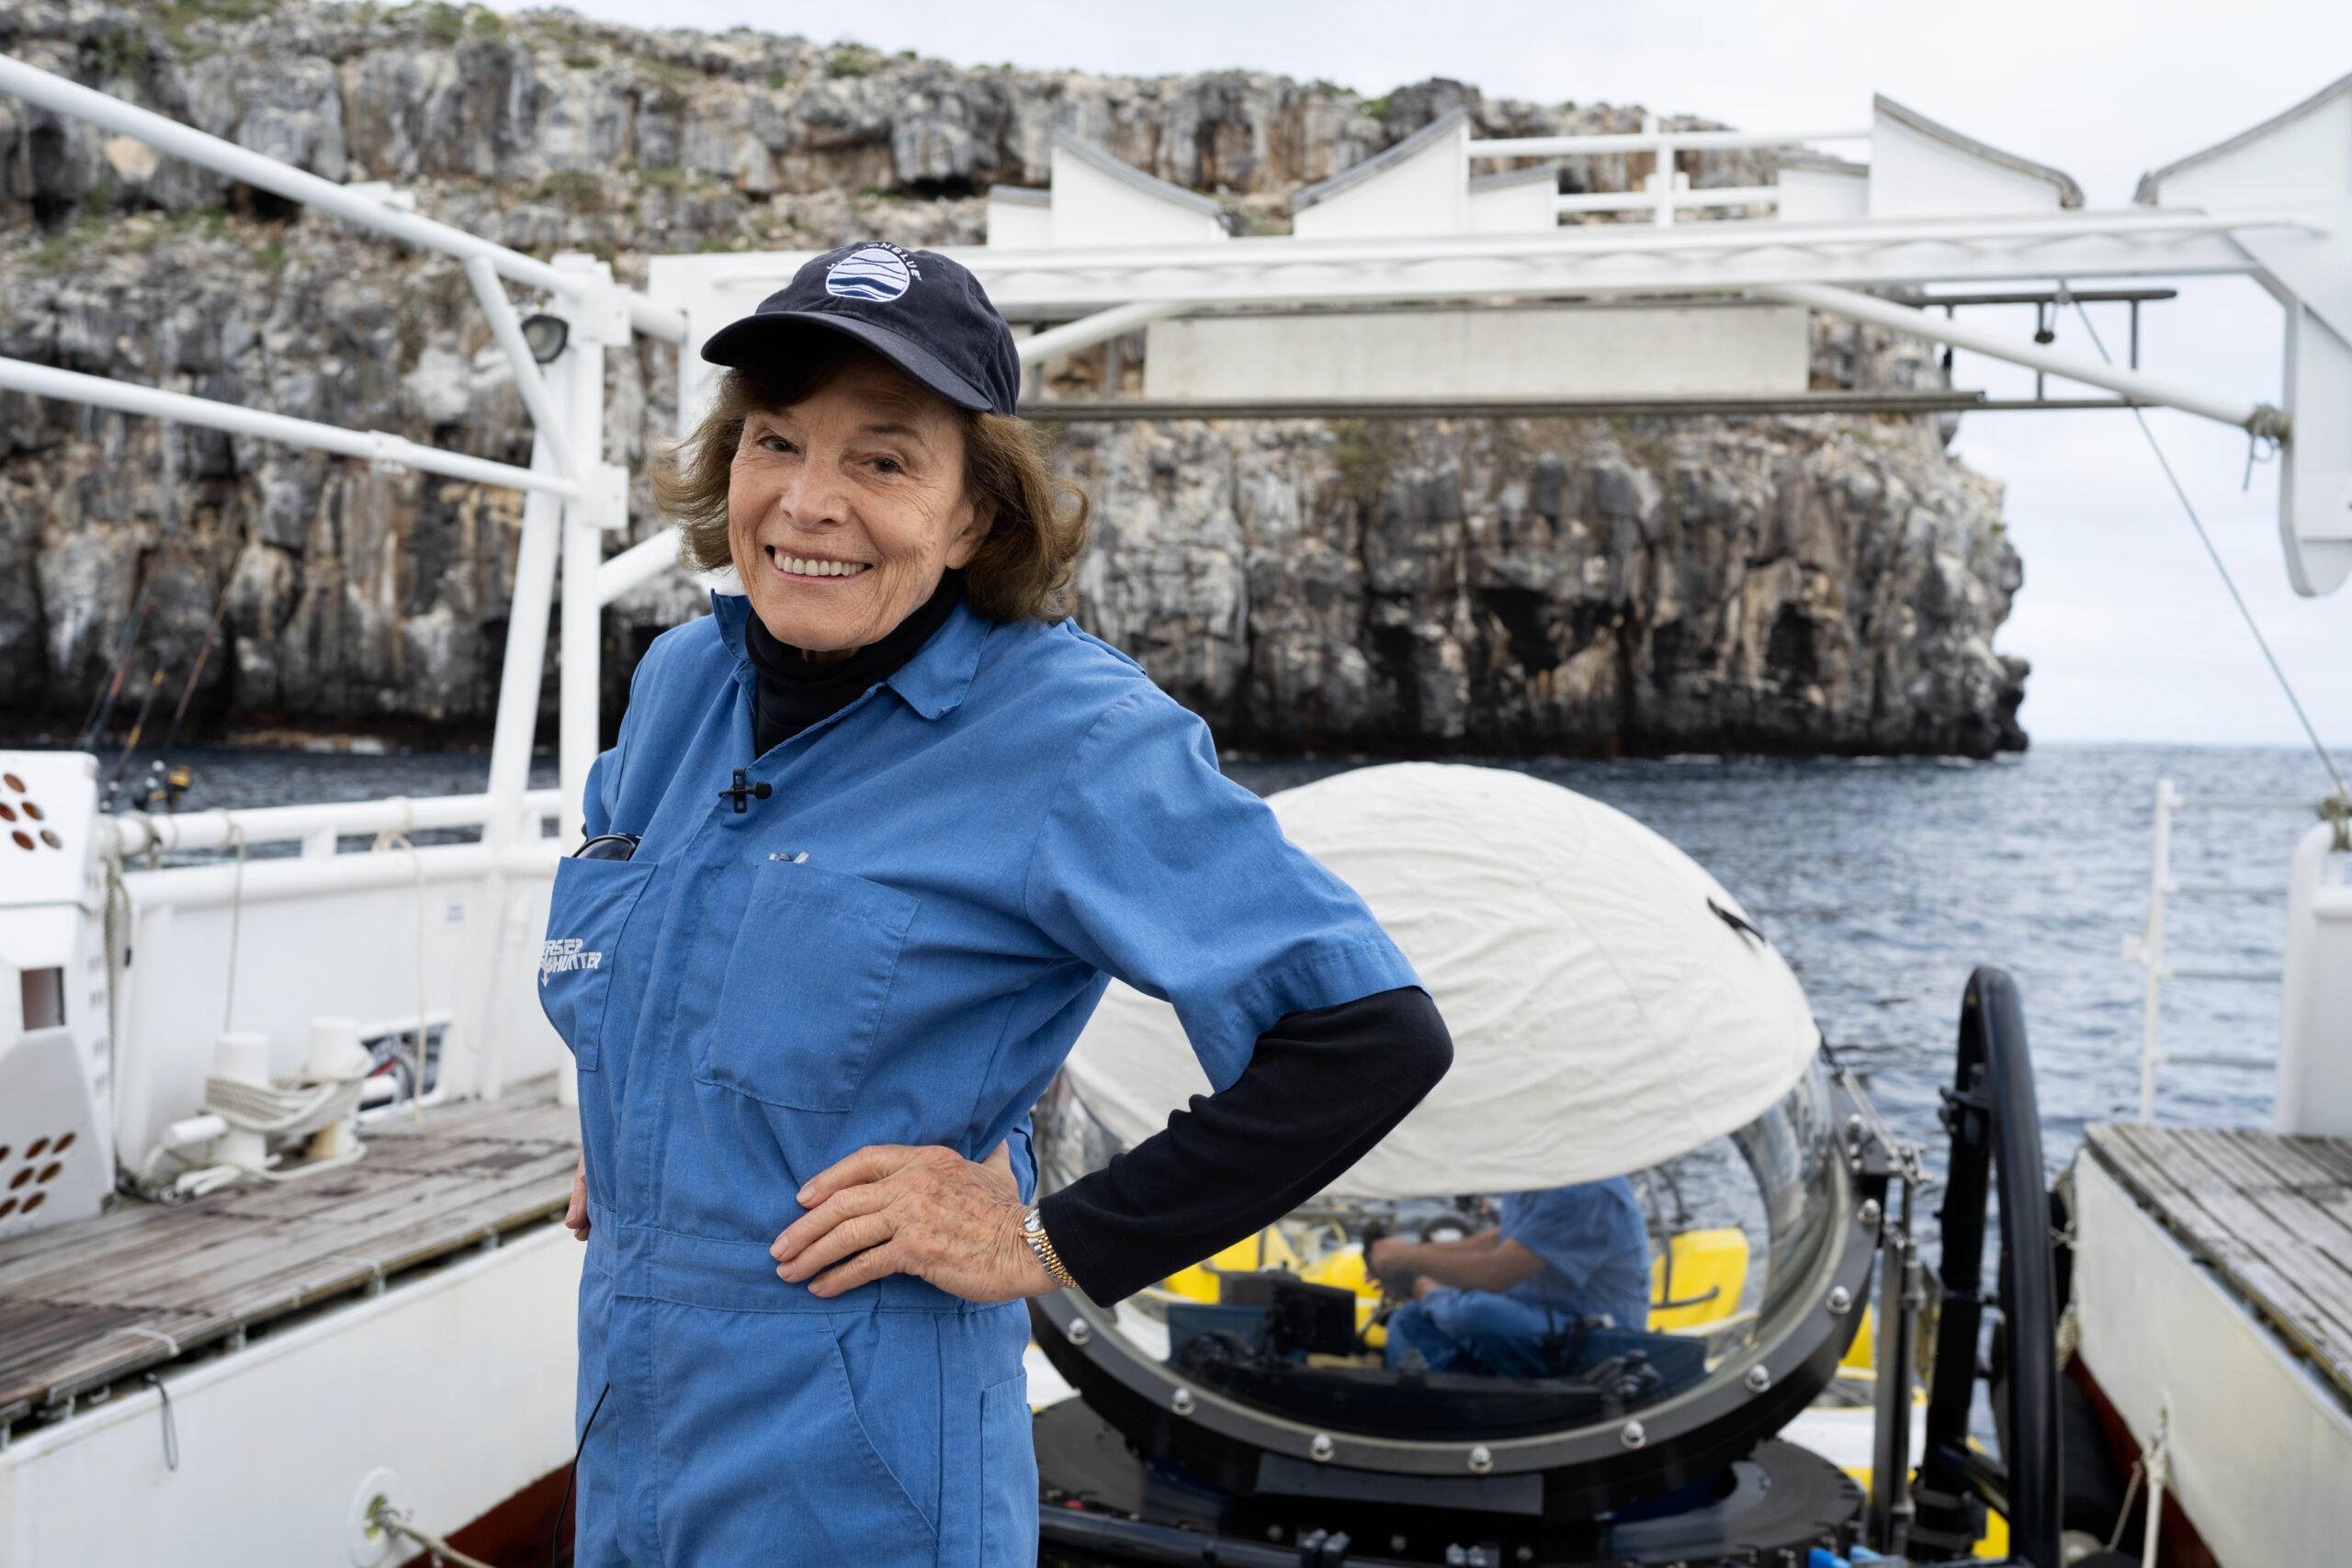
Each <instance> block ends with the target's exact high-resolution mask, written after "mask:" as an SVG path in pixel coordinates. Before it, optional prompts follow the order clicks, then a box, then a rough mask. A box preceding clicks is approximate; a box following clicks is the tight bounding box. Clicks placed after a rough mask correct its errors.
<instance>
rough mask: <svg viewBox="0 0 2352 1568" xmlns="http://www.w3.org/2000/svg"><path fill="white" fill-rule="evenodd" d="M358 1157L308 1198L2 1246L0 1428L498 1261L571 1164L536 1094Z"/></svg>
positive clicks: (111, 1217)
mask: <svg viewBox="0 0 2352 1568" xmlns="http://www.w3.org/2000/svg"><path fill="white" fill-rule="evenodd" d="M551 1081H552V1080H548V1082H550V1083H551ZM528 1087H529V1088H530V1089H541V1088H542V1086H540V1085H533V1086H528ZM363 1141H364V1142H365V1143H366V1144H367V1145H368V1152H367V1154H366V1156H364V1157H363V1158H361V1159H360V1160H358V1161H357V1162H356V1164H353V1165H350V1166H346V1167H345V1168H342V1169H339V1170H336V1171H333V1172H322V1174H320V1175H319V1176H318V1177H316V1178H314V1179H310V1180H297V1181H289V1182H286V1183H283V1184H278V1185H268V1186H264V1185H260V1184H254V1183H245V1184H240V1185H239V1186H236V1187H233V1188H230V1189H228V1190H225V1191H220V1192H215V1193H212V1194H210V1195H209V1196H207V1197H204V1198H199V1199H198V1200H197V1201H194V1202H191V1203H187V1204H185V1205H182V1206H179V1207H173V1208H166V1207H164V1206H161V1205H158V1204H153V1203H143V1202H139V1201H133V1200H122V1201H119V1203H118V1206H117V1207H116V1208H115V1209H114V1211H113V1212H112V1213H106V1214H101V1215H99V1216H97V1217H96V1218H95V1219H89V1220H81V1221H76V1222H74V1224H64V1225H60V1226H58V1227H56V1228H55V1229H53V1230H46V1231H39V1232H36V1233H34V1234H32V1235H25V1236H18V1237H15V1238H13V1239H11V1240H9V1241H7V1242H5V1243H0V1426H5V1425H6V1424H7V1423H9V1422H12V1421H20V1420H23V1419H25V1418H26V1417H27V1416H39V1415H40V1414H42V1413H44V1412H50V1413H53V1412H55V1411H58V1410H61V1409H62V1408H64V1407H65V1406H66V1405H67V1404H69V1403H70V1402H71V1401H72V1400H73V1399H74V1398H75V1397H76V1396H77V1395H79V1394H82V1393H85V1392H88V1391H91V1390H95V1389H98V1388H101V1387H103V1386H106V1385H107V1384H110V1383H112V1382H116V1381H117V1380H118V1379H120V1378H123V1377H125V1376H128V1375H130V1374H132V1373H135V1372H137V1371H140V1370H141V1368H144V1367H149V1366H153V1365H154V1364H155V1363H157V1362H161V1361H167V1360H172V1359H175V1358H177V1357H178V1356H180V1355H183V1354H185V1353H187V1351H190V1350H193V1349H197V1348H200V1347H203V1346H206V1345H209V1344H214V1343H216V1342H219V1341H221V1340H226V1339H230V1338H232V1337H235V1336H238V1335H241V1334H243V1333H245V1332H247V1331H249V1330H254V1329H257V1328H260V1327H262V1326H263V1325H266V1324H267V1323H268V1322H269V1321H270V1320H271V1319H273V1318H278V1317H283V1316H285V1315H286V1314H289V1313H294V1312H299V1311H301V1310H303V1309H304V1308H307V1307H311V1306H314V1305H317V1304H318V1303H322V1302H325V1301H327V1300H329V1299H331V1298H333V1297H334V1296H337V1295H341V1294H345V1293H347V1292H367V1291H371V1290H380V1289H381V1288H382V1287H383V1283H384V1281H385V1280H388V1279H390V1278H391V1277H393V1276H397V1275H399V1274H400V1273H401V1272H402V1271H403V1270H406V1269H415V1268H417V1267H419V1266H421V1265H424V1264H428V1263H431V1262H433V1261H434V1260H435V1259H436V1258H446V1257H447V1256H449V1255H450V1254H452V1253H455V1252H458V1251H461V1250H463V1249H466V1248H468V1247H477V1246H481V1245H482V1244H484V1243H485V1242H490V1243H492V1244H493V1245H494V1238H495V1237H497V1236H498V1235H500V1234H501V1233H503V1232H505V1231H509V1230H513V1229H515V1227H516V1226H518V1225H524V1224H531V1223H533V1222H535V1221H538V1220H542V1219H544V1218H546V1217H547V1216H548V1215H549V1214H550V1213H560V1212H561V1210H562V1208H563V1206H564V1203H565V1201H566V1200H567V1199H568V1198H569V1196H570V1194H571V1175H572V1168H573V1166H574V1165H575V1163H576V1162H577V1160H578V1158H579V1155H580V1134H579V1119H578V1113H577V1112H576V1111H573V1110H571V1108H569V1107H566V1106H560V1105H558V1104H556V1103H555V1100H554V1099H553V1097H552V1094H551V1093H548V1092H526V1093H518V1094H516V1095H514V1096H512V1097H510V1098H508V1099H505V1100H500V1101H498V1102H497V1103H495V1104H484V1103H481V1102H479V1101H470V1102H467V1103H463V1104H458V1105H453V1106H447V1107H441V1108H437V1109H435V1110H433V1111H427V1112H426V1113H425V1115H424V1121H423V1122H421V1123H419V1122H412V1121H410V1120H409V1119H408V1118H406V1117H405V1116H395V1117H390V1118H387V1119H385V1120H383V1121H380V1122H377V1123H376V1124H375V1125H373V1126H371V1127H369V1128H368V1129H367V1130H366V1131H365V1133H364V1134H363Z"/></svg>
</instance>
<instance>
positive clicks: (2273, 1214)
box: [2088, 1125, 2352, 1395]
mask: <svg viewBox="0 0 2352 1568" xmlns="http://www.w3.org/2000/svg"><path fill="white" fill-rule="evenodd" d="M2088 1141H2089V1143H2090V1145H2091V1146H2092V1148H2093V1150H2094V1153H2095V1154H2096V1155H2097V1156H2098V1157H2100V1158H2101V1159H2103V1160H2104V1161H2105V1163H2106V1164H2107V1165H2108V1166H2109V1168H2110V1169H2113V1170H2114V1171H2115V1172H2116V1173H2117V1174H2118V1176H2119V1177H2120V1178H2121V1179H2123V1180H2124V1182H2125V1184H2126V1185H2127V1186H2128V1187H2130V1188H2131V1190H2133V1191H2134V1192H2135V1193H2136V1195H2137V1196H2138V1197H2139V1199H2140V1201H2142V1202H2143V1204H2145V1205H2146V1206H2147V1207H2148V1208H2149V1209H2150V1210H2151V1211H2152V1212H2153V1213H2154V1214H2155V1216H2156V1217H2157V1219H2158V1220H2159V1221H2160V1222H2162V1223H2163V1224H2165V1226H2166V1228H2168V1229H2170V1230H2171V1231H2172V1232H2173V1233H2174V1234H2175V1235H2177V1236H2178V1237H2180V1239H2181V1240H2182V1241H2183V1242H2184V1243H2185V1244H2186V1245H2188V1247H2189V1248H2190V1250H2191V1251H2192V1252H2193V1253H2195V1254H2197V1255H2199V1256H2200V1257H2201V1258H2203V1259H2204V1260H2205V1262H2206V1263H2207V1264H2209V1265H2210V1266H2211V1268H2213V1269H2215V1270H2216V1271H2217V1272H2219V1273H2220V1274H2221V1275H2222V1277H2223V1278H2224V1280H2227V1281H2228V1282H2229V1284H2230V1285H2231V1287H2232V1288H2233V1289H2234V1290H2235V1291H2236V1292H2238V1293H2239V1294H2240V1295H2241V1296H2242V1297H2243V1298H2245V1301H2246V1302H2247V1303H2248V1304H2249V1305H2250V1306H2251V1307H2252V1308H2253V1309H2254V1310H2255V1311H2256V1313H2257V1314H2260V1315H2261V1316H2262V1317H2263V1318H2264V1319H2265V1320H2267V1322H2268V1323H2269V1324H2270V1325H2271V1326H2272V1328H2273V1330H2274V1331H2275V1332H2277V1333H2278V1335H2279V1337H2282V1338H2283V1339H2285V1340H2286V1341H2287V1342H2288V1343H2289V1345H2290V1346H2291V1347H2292V1348H2294V1349H2295V1350H2297V1351H2298V1352H2299V1353H2300V1354H2301V1355H2303V1356H2305V1357H2307V1358H2308V1359H2311V1360H2312V1362H2313V1363H2314V1365H2315V1367H2316V1368H2317V1369H2318V1370H2319V1371H2321V1373H2322V1374H2323V1375H2324V1377H2326V1378H2327V1379H2328V1380H2329V1381H2331V1382H2334V1383H2335V1385H2336V1386H2337V1387H2338V1388H2339V1389H2340V1390H2342V1391H2343V1392H2345V1393H2346V1394H2347V1395H2352V1272H2347V1270H2346V1269H2345V1268H2344V1267H2343V1265H2342V1263H2341V1262H2340V1261H2339V1259H2338V1258H2336V1257H2335V1256H2332V1255H2331V1254H2332V1253H2333V1252H2334V1250H2335V1247H2334V1245H2333V1244H2335V1241H2336V1239H2337V1237H2338V1236H2339V1235H2341V1234H2342V1229H2343V1226H2342V1224H2341V1221H2340V1219H2339V1217H2338V1216H2337V1215H2336V1214H2335V1213H2332V1212H2331V1211H2330V1209H2329V1207H2328V1206H2326V1205H2324V1204H2323V1203H2321V1202H2319V1201H2315V1200H2314V1198H2313V1195H2312V1194H2313V1191H2314V1190H2333V1178H2332V1177H2330V1178H2328V1179H2325V1180H2312V1181H2305V1180H2302V1179H2300V1177H2301V1175H2303V1174H2305V1173H2314V1172H2328V1171H2332V1170H2333V1169H2334V1168H2335V1165H2336V1162H2335V1160H2334V1159H2333V1158H2331V1157H2327V1156H2329V1155H2332V1154H2333V1153H2334V1151H2332V1150H2330V1151H2313V1150H2312V1149H2309V1148H2294V1149H2290V1148H2287V1147H2285V1146H2283V1145H2287V1144H2289V1143H2290V1140H2285V1139H2280V1138H2276V1137H2273V1136H2272V1135H2271V1134H2262V1133H2213V1132H2200V1131H2195V1130H2188V1129H2180V1128H2152V1127H2117V1126H2109V1125H2095V1126H2093V1127H2092V1128H2091V1129H2089V1140H2088ZM2294 1142H2297V1143H2302V1144H2309V1143H2311V1142H2313V1140H2295V1141H2294ZM2289 1173H2292V1176H2293V1177H2294V1178H2296V1179H2289Z"/></svg>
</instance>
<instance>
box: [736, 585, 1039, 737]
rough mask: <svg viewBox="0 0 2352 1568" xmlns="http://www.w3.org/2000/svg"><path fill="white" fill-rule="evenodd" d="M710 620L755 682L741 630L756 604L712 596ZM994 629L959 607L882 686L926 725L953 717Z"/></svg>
mask: <svg viewBox="0 0 2352 1568" xmlns="http://www.w3.org/2000/svg"><path fill="white" fill-rule="evenodd" d="M710 614H711V616H712V618H713V619H714V620H716V621H718V636H719V640H720V641H721V642H723V643H724V644H726V646H727V651H728V652H729V653H730V654H732V655H734V658H735V668H736V671H737V673H738V674H740V675H741V678H742V679H744V680H746V681H753V680H757V679H758V676H757V675H756V673H755V672H754V671H752V660H751V656H750V655H749V654H747V653H745V652H744V651H743V627H744V626H745V624H746V623H748V622H749V621H750V620H751V618H752V602H751V600H750V599H748V598H746V597H745V596H744V595H742V594H741V593H718V592H714V593H712V594H711V596H710ZM994 629H995V624H994V623H993V622H991V621H989V620H986V619H984V618H982V617H981V616H979V615H976V614H974V613H973V610H972V606H971V604H969V603H968V602H967V603H964V604H958V605H956V608H955V610H954V611H953V612H952V613H951V614H950V615H948V617H947V621H946V624H945V625H944V626H941V627H940V628H939V630H937V631H936V632H933V634H932V637H931V640H930V641H929V642H927V643H924V644H923V645H922V649H920V650H918V651H917V652H916V654H915V656H914V657H913V658H912V659H910V660H907V661H906V662H905V663H904V664H901V665H899V668H898V669H897V670H895V671H891V673H890V674H889V675H888V676H887V677H886V678H885V679H884V680H883V682H882V683H883V684H884V685H886V686H888V687H889V688H890V689H891V690H892V691H894V692H896V693H898V694H899V697H900V698H901V699H902V700H904V701H905V703H906V705H908V706H909V707H910V708H912V709H914V710H915V712H917V713H919V714H921V715H922V716H923V717H925V718H928V719H936V718H938V717H940V716H943V715H944V714H949V713H953V712H954V711H955V710H956V708H958V707H960V706H961V705H963V702H964V694H966V693H967V692H968V691H970V690H971V688H972V675H973V673H974V671H978V669H979V666H980V649H981V646H982V645H983V644H985V643H986V642H987V641H988V639H989V632H990V631H992V630H994Z"/></svg>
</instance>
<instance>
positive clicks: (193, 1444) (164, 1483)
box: [0, 1225, 582, 1568]
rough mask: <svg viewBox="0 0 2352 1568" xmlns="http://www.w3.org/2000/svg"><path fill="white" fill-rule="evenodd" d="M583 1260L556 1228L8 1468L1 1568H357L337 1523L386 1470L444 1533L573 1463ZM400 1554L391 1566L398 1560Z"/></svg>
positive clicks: (239, 1360)
mask: <svg viewBox="0 0 2352 1568" xmlns="http://www.w3.org/2000/svg"><path fill="white" fill-rule="evenodd" d="M581 1253H582V1249H581V1247H579V1246H578V1245H577V1244H575V1243H574V1242H573V1241H572V1239H571V1235H569V1234H568V1233H566V1232H565V1231H564V1230H563V1229H562V1228H561V1227H560V1226H555V1225H550V1226H548V1227H546V1228H544V1229H540V1230H537V1231H534V1232H532V1233H530V1234H529V1235H526V1236H524V1237H521V1238H519V1239H517V1240H515V1241H513V1242H510V1243H509V1244H508V1245H506V1246H505V1247H502V1248H500V1249H499V1250H498V1251H496V1252H493V1253H489V1254H484V1255H480V1256H476V1257H472V1258H467V1259H466V1260H465V1261H463V1262H461V1263H458V1264H455V1265H453V1266H452V1267H450V1268H448V1269H444V1270H442V1271H441V1272H440V1273H438V1274H435V1275H433V1276H431V1277H429V1278H426V1279H424V1280H418V1281H417V1282H415V1283H413V1284H410V1285H403V1286H396V1287H395V1288H393V1289H392V1290H390V1291H388V1292H385V1293H384V1294H383V1295H381V1296H379V1297H375V1298H373V1299H369V1300H360V1301H356V1302H354V1303H350V1304H348V1305H345V1306H342V1307H338V1308H335V1309H333V1310H331V1311H329V1312H327V1313H325V1314H322V1316H320V1317H318V1318H316V1319H313V1320H312V1321H311V1322H308V1323H305V1324H302V1325H300V1326H298V1327H289V1328H286V1329H283V1330H280V1331H278V1332H276V1333H273V1334H270V1335H268V1336H266V1337H261V1338H257V1339H255V1340H254V1342H253V1344H252V1345H251V1346H250V1347H248V1348H246V1349H244V1350H242V1351H238V1352H235V1353H233V1354H231V1355H228V1356H224V1357H222V1358H220V1359H218V1360H210V1361H203V1362H199V1363H198V1364H196V1365H195V1366H193V1367H190V1368H188V1369H187V1370H184V1371H174V1372H171V1373H169V1374H167V1382H166V1386H167V1388H168V1389H169V1390H170V1393H171V1402H172V1412H173V1416H174V1418H175V1423H176V1426H177V1428H178V1437H179V1461H180V1462H179V1469H178V1471H177V1472H172V1471H169V1470H167V1469H166V1468H165V1466H164V1441H163V1418H162V1411H161V1408H160V1405H159V1402H158V1400H157V1398H156V1395H155V1393H154V1392H153V1390H147V1389H142V1390H141V1392H140V1393H137V1394H135V1395H122V1396H119V1397H117V1398H116V1399H114V1400H113V1401H111V1402H109V1403H107V1404H104V1405H101V1406H99V1407H98V1408H96V1409H95V1410H91V1411H87V1412H85V1413H84V1414H82V1415H79V1416H74V1418H72V1419H71V1420H67V1421H63V1422H61V1423H59V1424H57V1425H55V1426H52V1427H42V1428H40V1429H38V1430H34V1431H30V1432H25V1433H23V1434H21V1435H20V1436H19V1437H18V1438H17V1441H16V1443H15V1445H14V1446H13V1447H12V1448H10V1449H9V1450H7V1451H6V1452H5V1453H0V1563H6V1565H7V1568H152V1565H153V1564H155V1563H159V1562H170V1563H174V1564H177V1565H185V1568H203V1565H210V1564H219V1565H220V1568H231V1565H232V1564H235V1565H243V1564H248V1563H254V1562H266V1563H270V1564H273V1565H276V1564H284V1565H286V1568H351V1564H352V1561H353V1560H352V1557H351V1556H350V1555H349V1553H348V1551H347V1548H346V1545H345V1520H346V1517H347V1515H348V1513H349V1510H350V1508H351V1505H352V1499H353V1495H354V1494H355V1493H356V1491H357V1490H358V1488H359V1485H360V1483H361V1481H362V1480H363V1479H364V1478H365V1477H366V1476H367V1475H368V1472H371V1471H373V1470H375V1469H376V1468H378V1467H379V1466H385V1467H389V1468H390V1469H391V1470H392V1471H394V1472H397V1474H398V1475H399V1477H400V1483H401V1492H402V1494H403V1498H402V1500H403V1501H404V1502H405V1503H406V1505H407V1506H409V1507H411V1508H412V1509H413V1517H414V1518H415V1519H416V1521H417V1523H418V1524H419V1525H420V1526H422V1527H423V1528H424V1529H429V1530H432V1531H434V1532H435V1533H436V1534H447V1532H449V1531H451V1530H454V1529H458V1528H459V1527H460V1526H462V1525H464V1524H466V1523H468V1522H469V1521H471V1520H473V1519H475V1518H477V1517H480V1516H481V1515H482V1514H484V1513H487V1512H488V1511H489V1510H490V1509H491V1508H492V1507H494V1506H497V1505H498V1504H500V1503H502V1502H503V1501H505V1500H506V1499H507V1498H508V1497H510V1496H512V1495H515V1493H516V1492H519V1491H521V1490H522V1489H523V1488H524V1487H525V1486H527V1485H528V1484H530V1483H532V1482H533V1481H536V1480H537V1479H538V1478H539V1477H540V1476H543V1475H546V1474H547V1473H548V1472H550V1471H554V1470H557V1469H559V1468H560V1467H561V1466H563V1465H564V1464H566V1463H568V1462H569V1461H571V1446H572V1431H571V1416H572V1380H573V1373H574V1368H575V1366H576V1360H577V1354H578V1347H577V1341H576V1335H575V1331H574V1309H575V1301H576V1296H577V1292H578V1290H579V1282H580V1266H581ZM407 1555H409V1554H408V1553H407V1552H406V1551H393V1552H390V1553H388V1554H387V1555H386V1556H385V1558H384V1561H386V1562H400V1561H402V1560H403V1559H404V1558H405V1557H406V1556H407Z"/></svg>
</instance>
